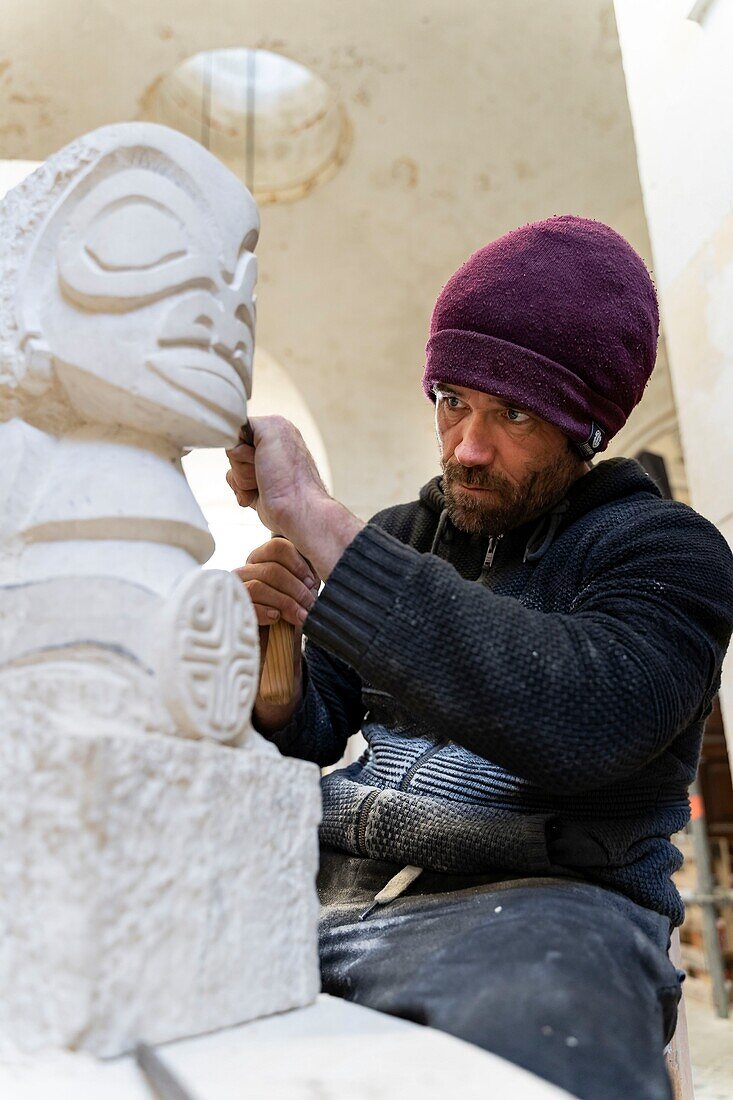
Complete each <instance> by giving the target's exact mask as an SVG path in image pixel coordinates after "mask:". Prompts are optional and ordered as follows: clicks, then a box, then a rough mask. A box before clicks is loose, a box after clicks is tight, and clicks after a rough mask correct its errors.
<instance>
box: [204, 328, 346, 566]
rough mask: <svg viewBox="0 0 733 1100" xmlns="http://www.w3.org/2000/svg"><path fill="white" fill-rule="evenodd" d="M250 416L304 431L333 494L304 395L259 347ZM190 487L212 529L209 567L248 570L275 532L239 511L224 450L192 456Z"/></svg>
mask: <svg viewBox="0 0 733 1100" xmlns="http://www.w3.org/2000/svg"><path fill="white" fill-rule="evenodd" d="M253 379H254V381H253V386H252V399H251V401H250V403H249V415H250V416H271V415H278V416H285V417H287V419H288V420H292V422H293V423H294V424H296V425H297V427H298V428H299V429H300V432H301V434H302V436H303V438H304V439H305V442H306V443H307V445H308V447H309V449H310V451H311V453H312V455H313V457H314V459H315V461H316V465H317V466H318V470H319V472H320V474H321V477H322V478H323V481H324V484H325V485H326V487H327V488H328V489H329V491H330V490H331V487H332V481H331V469H330V465H329V462H328V456H327V454H326V449H325V446H324V443H323V437H322V436H321V433H320V430H319V429H318V426H317V424H316V422H315V420H314V419H313V416H312V415H311V412H310V409H309V408H308V405H307V403H306V401H305V399H304V398H303V396H302V394H301V392H300V390H299V389H298V387H297V386H296V385H295V383H294V382H293V380H292V379H291V378H290V376H289V374H288V373H287V371H285V370H284V369H283V368H282V366H281V365H280V364H279V363H278V362H277V361H276V360H275V359H274V358H273V357H272V356H271V355H268V353H267V352H266V351H264V350H262V349H260V348H258V349H257V351H256V352H255V358H254V371H253ZM183 467H184V469H185V471H186V476H187V478H188V480H189V483H190V485H191V488H192V489H193V492H194V494H195V496H196V499H197V500H198V502H199V505H200V507H201V510H202V512H203V513H204V515H205V517H206V522H207V523H208V524H209V527H210V529H211V533H212V535H213V537H214V541H215V543H216V550H215V552H214V554H213V556H212V557H211V558H210V559H209V561H208V563H207V566H208V567H209V568H212V569H236V568H237V567H238V566H240V565H244V563H245V561H246V559H247V555H248V554H249V553H250V551H251V550H253V549H254V548H255V546H259V545H260V543H262V542H265V541H266V540H267V539H268V538H269V537H270V532H269V531H268V530H267V528H266V527H264V526H263V524H262V523H261V522H260V520H259V517H258V516H257V513H256V512H255V511H254V510H253V509H252V508H240V507H239V505H238V504H237V502H236V500H235V499H234V495H233V494H232V491H231V489H230V488H229V486H228V485H227V483H226V472H227V470H228V469H229V463H228V461H227V457H226V454H225V452H224V451H222V450H196V451H191V453H190V454H188V455H186V457H185V458H184V460H183Z"/></svg>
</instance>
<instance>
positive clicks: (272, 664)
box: [260, 619, 295, 705]
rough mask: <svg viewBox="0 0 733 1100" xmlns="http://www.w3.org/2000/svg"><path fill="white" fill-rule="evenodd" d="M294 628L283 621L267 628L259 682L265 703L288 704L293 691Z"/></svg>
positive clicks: (279, 620)
mask: <svg viewBox="0 0 733 1100" xmlns="http://www.w3.org/2000/svg"><path fill="white" fill-rule="evenodd" d="M294 647H295V627H293V626H291V625H290V623H287V622H285V620H284V619H278V621H277V622H276V623H273V625H272V626H268V628H267V650H266V652H265V664H264V667H263V669H262V679H261V680H260V695H261V696H262V698H263V699H264V700H265V702H266V703H275V704H277V705H282V704H284V703H289V702H290V700H291V699H292V698H293V692H294V691H295V655H294V653H293V649H294Z"/></svg>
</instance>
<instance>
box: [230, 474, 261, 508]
mask: <svg viewBox="0 0 733 1100" xmlns="http://www.w3.org/2000/svg"><path fill="white" fill-rule="evenodd" d="M226 477H227V485H228V486H229V488H230V489H231V490H232V492H233V493H234V496H235V497H236V498H237V504H239V505H241V507H242V508H250V507H253V506H254V505H255V504H256V503H257V495H258V494H257V489H256V488H255V489H245V488H242V487H240V485H239V483H238V482H237V478H236V475H235V473H234V470H227V475H226Z"/></svg>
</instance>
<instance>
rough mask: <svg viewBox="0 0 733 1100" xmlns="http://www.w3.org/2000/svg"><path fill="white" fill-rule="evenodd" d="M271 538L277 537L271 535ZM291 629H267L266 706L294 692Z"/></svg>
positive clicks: (248, 438)
mask: <svg viewBox="0 0 733 1100" xmlns="http://www.w3.org/2000/svg"><path fill="white" fill-rule="evenodd" d="M239 434H240V438H241V439H242V442H244V443H248V444H249V445H250V446H251V447H252V446H254V436H253V433H252V428H251V427H250V425H249V424H243V425H242V430H241V431H240V433H239ZM271 534H272V537H273V538H278V536H277V535H276V534H275V532H274V531H273V532H271ZM294 647H295V627H293V626H291V625H290V623H288V622H285V620H284V619H278V621H277V622H276V623H273V625H272V626H268V627H267V650H266V652H265V660H264V664H263V668H262V676H261V678H260V695H261V696H262V698H263V699H264V700H265V702H266V703H274V704H276V705H281V704H284V703H289V702H290V700H291V699H292V697H293V692H294V691H295V655H294V653H293V650H294Z"/></svg>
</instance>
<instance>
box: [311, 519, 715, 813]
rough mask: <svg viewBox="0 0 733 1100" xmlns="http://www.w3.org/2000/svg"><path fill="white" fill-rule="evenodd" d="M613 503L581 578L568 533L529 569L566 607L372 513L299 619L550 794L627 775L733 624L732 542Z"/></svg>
mask: <svg viewBox="0 0 733 1100" xmlns="http://www.w3.org/2000/svg"><path fill="white" fill-rule="evenodd" d="M625 520H626V522H625V523H624V524H623V525H622V524H619V523H618V513H614V511H613V510H609V511H607V512H605V513H604V518H603V520H602V522H600V521H599V524H598V527H597V530H596V532H595V536H594V539H593V540H592V541H590V540H589V542H588V550H587V553H586V554H585V561H584V564H583V570H582V576H580V577H579V576H577V575H576V576H570V575H568V576H567V578H565V572H564V565H565V563H566V562H567V561H568V559H569V556H570V554H571V552H574V551H575V549H576V547H575V541H576V536H575V535H574V533H573V531H572V529H570V530H568V531H567V532H566V533H565V534H564V535H563V536H561V537H560V538H559V539H558V540H557V542H556V544H555V545H554V546H553V547H552V550H551V552H550V553H548V554H547V555H546V556H545V558H544V559H543V560H542V561H541V562H540V564H539V565H538V566H537V567H536V568H537V569H538V570H540V569H544V570H553V571H554V575H555V576H559V577H560V583H561V584H562V583H563V582H566V585H567V588H568V592H567V595H564V596H563V602H564V603H565V605H566V606H569V607H570V608H571V611H570V613H567V612H555V611H552V610H536V609H535V608H533V607H531V606H525V604H524V603H523V602H521V601H520V600H519V599H514V598H511V597H507V596H502V595H498V594H497V593H495V592H492V591H491V590H490V589H488V588H486V587H484V586H483V585H479V584H476V583H475V582H474V581H467V580H465V579H463V578H462V577H461V576H460V575H459V574H458V573H457V571H456V570H455V569H454V568H453V567H452V566H451V565H450V564H448V563H447V562H445V561H443V560H441V559H439V558H438V557H436V556H435V555H431V554H420V553H418V552H417V551H416V550H413V549H412V548H410V547H407V546H405V545H403V544H402V543H400V542H399V541H398V540H396V539H394V538H392V537H391V536H390V535H388V534H386V533H385V532H384V531H381V530H379V529H378V528H377V527H376V526H374V525H373V524H368V525H367V526H366V527H365V528H364V529H363V530H362V531H361V532H360V533H359V535H358V536H357V537H356V539H355V540H354V541H353V542H352V543H351V545H350V546H349V547H348V548H347V550H346V552H345V553H344V554H343V556H342V557H341V559H340V560H339V562H338V563H337V565H336V567H335V569H334V571H333V572H332V574H331V576H330V577H329V579H328V581H327V583H326V585H325V586H324V588H323V591H322V592H321V595H320V596H319V598H318V600H317V601H316V604H315V606H314V608H313V609H312V611H311V613H310V615H309V616H308V619H307V620H306V623H305V628H304V629H305V632H306V634H307V635H308V637H309V638H310V639H312V640H313V641H314V642H316V643H317V644H318V646H320V647H322V648H323V649H324V650H327V651H328V652H330V653H332V654H333V655H335V656H336V657H338V658H340V659H341V660H343V661H345V662H347V663H348V664H349V665H350V666H351V667H352V668H354V669H355V670H356V672H357V673H358V674H359V675H360V676H361V678H362V679H363V680H368V681H369V682H370V683H371V684H372V685H373V686H374V687H375V688H376V689H378V690H381V691H384V692H387V693H389V694H391V695H392V696H393V697H394V698H395V699H398V700H399V702H400V704H401V706H403V707H404V708H406V709H408V710H409V711H411V712H412V713H413V714H414V715H415V716H416V717H417V718H419V719H420V720H421V721H423V722H425V723H428V724H429V725H430V726H431V727H432V728H434V729H435V730H436V732H437V733H438V734H440V735H441V736H443V737H447V738H450V739H451V740H453V741H455V742H456V743H458V744H461V745H464V746H465V747H466V748H467V749H469V750H470V751H472V752H474V753H476V754H478V755H479V756H484V757H485V758H487V759H489V760H492V761H494V762H495V763H496V764H499V765H500V766H501V767H503V768H505V769H507V770H508V771H509V772H511V773H512V774H513V775H517V776H523V777H525V778H526V779H529V780H531V781H533V782H536V783H538V784H539V785H540V786H543V787H547V785H548V784H550V785H552V786H553V787H555V788H557V789H559V790H565V791H573V790H584V789H588V790H589V789H593V788H596V787H599V786H603V785H604V784H607V783H611V782H613V781H614V780H617V779H619V778H622V777H624V776H627V775H630V774H632V773H634V772H635V771H637V770H638V769H639V768H640V767H642V766H644V765H645V764H646V763H648V762H649V761H650V760H652V759H653V758H654V757H655V756H657V755H658V754H659V753H661V752H662V751H663V750H664V749H665V748H666V747H667V746H668V745H669V744H670V742H671V741H672V740H673V739H674V738H675V737H676V735H677V734H678V733H679V732H681V731H682V730H684V729H685V728H686V727H687V726H688V725H689V723H690V722H691V721H692V720H693V718H694V717H695V716H696V715H698V714H699V713H700V712H701V710H702V708H703V706H704V704H705V702H706V701H708V702H709V698H710V695H711V693H712V692H713V691H714V690H715V689H716V687H717V684H718V682H719V675H720V665H721V662H722V659H723V655H724V653H725V649H726V647H727V644H728V641H729V638H730V633H731V625H732V621H733V566H732V561H733V559H731V553H730V550H729V548H728V546H727V544H726V543H725V541H724V539H723V538H722V536H721V535H720V534H719V532H717V531H716V530H715V528H714V527H713V526H712V525H711V524H709V523H708V522H707V521H706V520H704V519H703V518H702V517H701V516H699V515H697V513H695V512H693V511H692V509H688V508H686V507H685V506H683V505H660V506H659V508H656V507H655V508H652V509H650V510H648V511H647V510H644V511H641V510H640V511H639V512H638V514H636V513H633V514H631V515H627V516H625Z"/></svg>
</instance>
